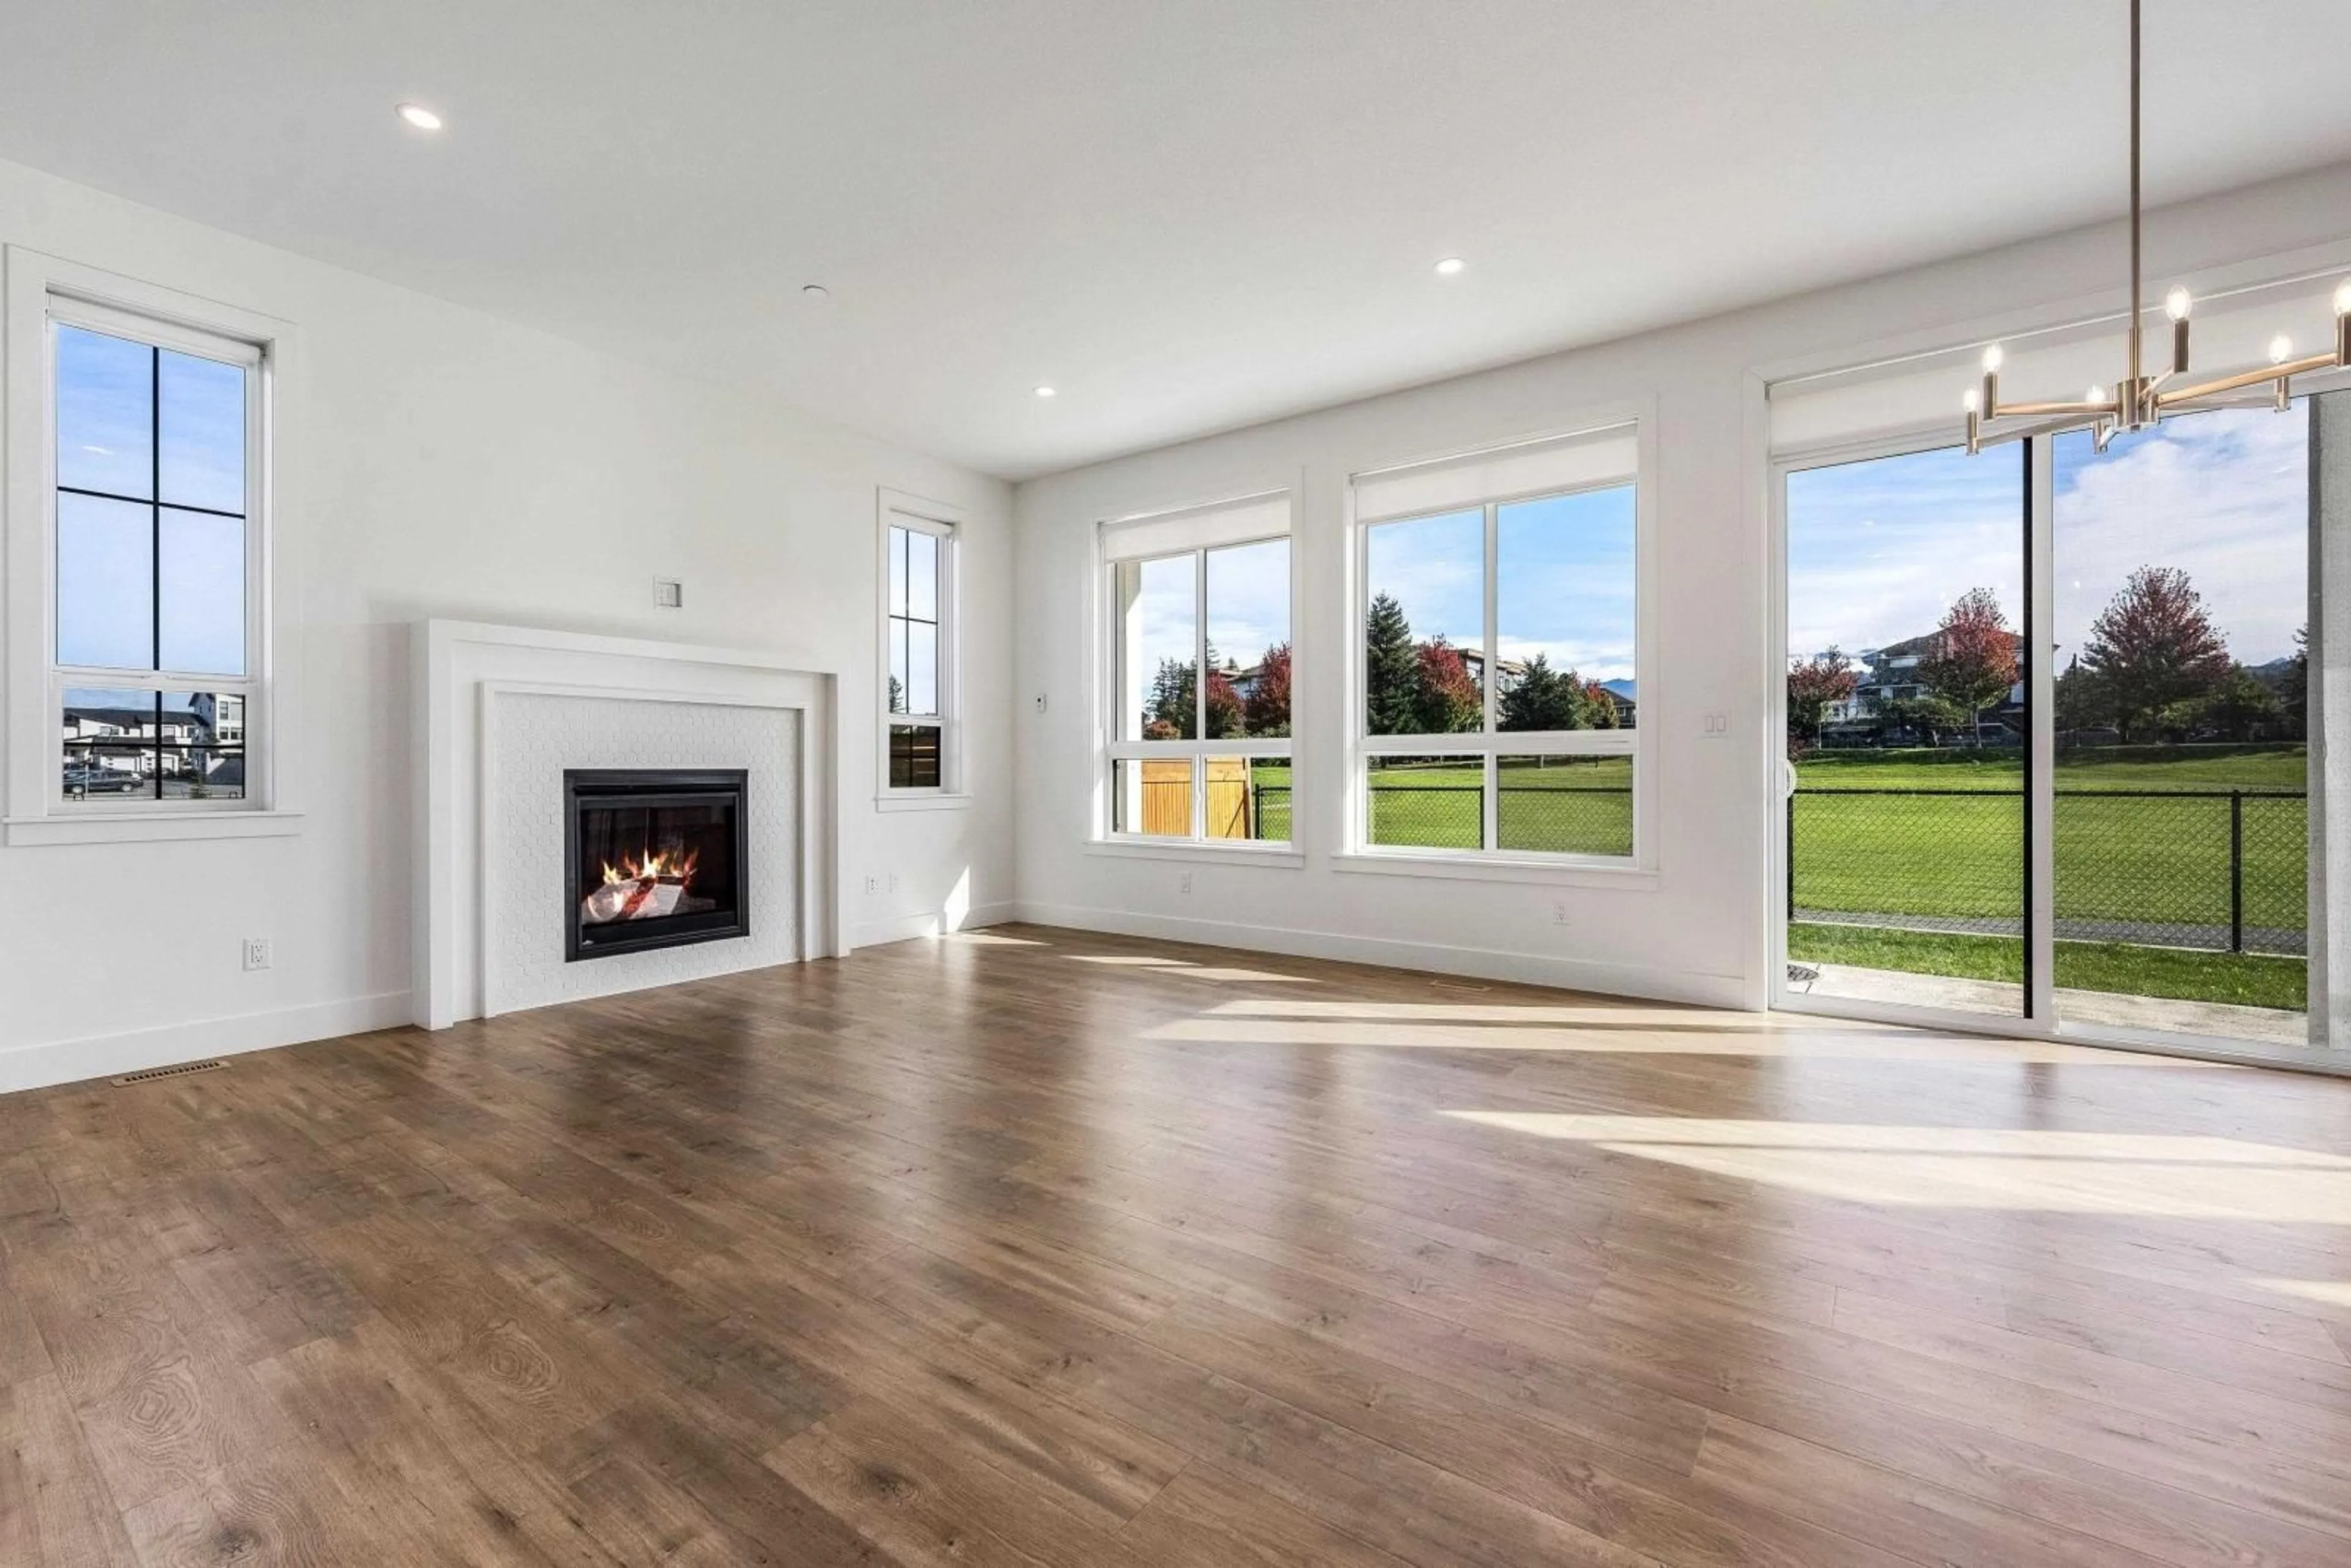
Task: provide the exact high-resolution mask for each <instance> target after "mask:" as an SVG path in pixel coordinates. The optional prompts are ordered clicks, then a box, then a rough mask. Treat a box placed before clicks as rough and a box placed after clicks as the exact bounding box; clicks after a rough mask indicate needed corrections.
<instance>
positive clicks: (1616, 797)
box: [1354, 425, 1640, 862]
mask: <svg viewBox="0 0 2351 1568" xmlns="http://www.w3.org/2000/svg"><path fill="white" fill-rule="evenodd" d="M1637 466H1638V443H1637V440H1636V433H1635V428H1634V427H1633V426H1631V425H1623V426H1617V427H1614V428H1611V429H1607V430H1603V431H1597V432H1593V433H1589V434H1579V435H1576V436H1573V437H1569V438H1565V439H1561V440H1555V441H1544V442H1536V443H1530V444H1524V445H1520V446H1513V447H1510V448H1506V449H1502V450H1500V451H1495V452H1486V453H1479V454H1475V455H1470V456H1467V457H1463V458H1458V459H1454V460H1451V461H1447V462H1444V463H1434V464H1426V465H1416V466H1413V467H1409V468H1400V469H1391V470H1385V471H1381V472H1377V473H1371V474H1359V475H1357V476H1355V479H1354V504H1355V518H1356V523H1357V538H1358V541H1359V548H1360V549H1361V551H1362V554H1361V557H1360V559H1359V577H1358V580H1359V581H1360V582H1361V583H1362V584H1363V585H1364V596H1363V599H1362V601H1361V602H1360V604H1359V606H1358V613H1359V615H1360V618H1361V619H1360V622H1359V625H1360V628H1361V634H1360V636H1359V637H1358V638H1357V640H1356V660H1357V662H1356V667H1355V675H1356V681H1355V690H1356V692H1357V693H1358V694H1359V706H1358V709H1357V713H1356V726H1357V728H1356V737H1355V763H1356V768H1357V774H1356V788H1357V789H1358V790H1359V794H1358V797H1357V804H1358V808H1359V810H1358V813H1357V821H1358V831H1357V835H1356V838H1357V843H1358V845H1359V847H1360V848H1361V849H1363V850H1364V851H1368V852H1383V853H1397V854H1402V855H1406V856H1422V857H1426V856H1431V855H1447V856H1468V857H1480V858H1506V859H1510V860H1520V859H1526V858H1530V857H1535V858H1553V857H1555V858H1559V859H1561V860H1563V861H1564V860H1599V861H1614V862H1624V861H1629V860H1631V859H1632V858H1633V857H1634V855H1635V846H1636V843H1637V841H1638V834H1637V831H1636V828H1637V824H1636V818H1637V815H1638V813H1637V811H1636V810H1635V802H1636V800H1638V798H1639V791H1638V790H1637V789H1636V788H1635V783H1636V779H1635V773H1636V769H1637V768H1638V766H1639V752H1640V746H1639V724H1640V703H1639V685H1638V680H1639V673H1638V670H1637V667H1636V655H1637V652H1638V641H1639V639H1638V631H1639V627H1638V604H1639V571H1638V556H1639V549H1638V528H1637V520H1638V519H1637V516H1636V512H1637V507H1636V493H1637V485H1636V483H1635V480H1636V472H1637Z"/></svg>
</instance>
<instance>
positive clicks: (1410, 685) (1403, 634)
mask: <svg viewBox="0 0 2351 1568" xmlns="http://www.w3.org/2000/svg"><path fill="white" fill-rule="evenodd" d="M1419 694H1420V661H1419V656H1418V654H1417V653H1416V652H1415V651H1414V648H1413V645H1412V623H1411V622H1408V621H1406V620H1405V614H1404V606H1403V605H1401V604H1398V603H1397V602H1396V601H1395V599H1394V598H1393V597H1391V596H1390V595H1388V594H1385V593H1383V594H1381V595H1380V596H1379V597H1377V598H1376V599H1374V600H1373V601H1372V609H1371V613H1370V614H1369V615H1368V616H1366V617H1365V618H1364V724H1365V727H1366V728H1368V729H1369V730H1370V732H1371V733H1372V734H1374V735H1410V734H1412V733H1414V731H1415V730H1416V727H1418V723H1419V719H1418V710H1419V706H1420V695H1419Z"/></svg>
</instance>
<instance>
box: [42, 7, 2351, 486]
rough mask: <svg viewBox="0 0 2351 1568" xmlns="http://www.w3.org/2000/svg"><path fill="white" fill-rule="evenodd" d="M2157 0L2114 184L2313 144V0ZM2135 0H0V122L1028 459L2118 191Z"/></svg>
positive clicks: (203, 201) (504, 307) (2276, 163)
mask: <svg viewBox="0 0 2351 1568" xmlns="http://www.w3.org/2000/svg"><path fill="white" fill-rule="evenodd" d="M2147 12H2148V17H2147V29H2148V51H2147V86H2148V92H2149V99H2150V103H2151V104H2152V105H2153V106H2154V107H2153V111H2152V114H2151V117H2150V118H2151V120H2152V123H2151V124H2150V126H2149V128H2148V133H2147V155H2148V160H2149V193H2150V200H2151V201H2168V200H2173V199H2178V198H2181V197H2185V196H2189V195H2195V194H2200V193H2207V192H2210V191H2213V190H2217V189H2221V188H2224V187H2226V186H2230V185H2232V184H2237V183H2243V182H2246V181H2249V180H2253V179H2258V178H2263V177H2267V176H2271V175H2275V174H2281V173H2285V172H2291V171H2294V170H2298V169H2304V168H2310V167H2313V166H2316V165H2320V164H2325V163H2329V162H2338V161H2341V160H2344V159H2346V158H2351V92H2346V91H2345V90H2344V87H2343V84H2344V82H2345V80H2346V66H2351V3H2346V0H2149V3H2148V7H2147ZM2124 16H2125V11H2124V6H2123V4H2122V0H2064V3H2063V4H2053V3H2051V0H1970V3H1967V4H1956V3H1942V0H1671V3H1665V0H1652V3H1647V4H1636V3H1634V0H401V3H398V4H381V5H346V4H333V3H329V4H322V3H320V0H0V157H5V158H8V159H12V160H15V161H16V162H23V163H28V164H31V165H33V166H35V167H37V168H41V169H46V170H48V171H51V172H55V173H57V174H61V175H64V176H66V177H67V178H69V179H73V180H78V181H81V182H83V183H88V184H91V185H95V186H99V187H100V188H102V189H105V190H109V191H113V192H117V193H120V194H122V195H125V196H129V197H131V198H134V199H136V200H138V201H141V202H145V203H148V204H152V205H155V206H158V207H162V208H165V209H167V210H170V211H172V212H177V213H182V214H187V215H189V216H191V217H194V218H198V219H201V220H203V221H204V222H207V223H210V224H214V225H219V226H220V227H223V228H226V229H231V230H235V231H237V232H239V233H243V234H246V235H253V236H256V237H257V238H260V239H264V240H267V241H270V242H272V243H274V244H277V245H280V246H286V247H287V248H289V249H292V250H296V251H299V252H302V253H304V254H307V255H310V256H318V257H321V258H324V259H326V260H329V261H333V262H337V263H340V264H342V265H344V266H347V267H353V268H356V269H358V270H360V271H363V272H368V273H371V274H374V275H376V276H379V277H385V278H390V279H393V280H395V281H398V282H401V283H404V284H408V285H411V286H413V287H418V288H421V289H424V290H427V291H429V292H431V293H434V294H437V295H441V296H443V297H445V298H450V299H455V300H459V301H463V302H465V303H466V304H470V305H474V306H478V307H480V308H485V309H487V310H491V311H495V312H497V313H499V314H501V315H505V316H507V317H511V318H514V319H520V320H524V321H528V322H531V323H535V324H537V325H539V326H542V327H545V328H548V329H552V330H554V331H556V332H559V333H561V334H563V335H565V336H568V337H570V338H574V339H577V340H582V341H586V342H590V343H594V344H597V345H601V346H602V347H605V348H608V349H611V350H617V351H619V352H621V353H623V354H626V355H630V356H632V357H634V358H637V359H641V360H645V361H653V362H656V363H660V364H663V365H666V366H669V367H672V368H674V369H676V370H679V371H685V372H688V373H691V374H694V375H698V376H702V377H705V378H708V379H712V380H716V381H720V382H734V383H742V384H751V385H756V386H759V387H764V388H768V389H771V390H772V391H774V392H778V393H780V394H782V395H783V396H784V397H786V398H788V399H789V400H790V401H792V402H796V403H798V404H799V405H801V406H804V407H806V408H808V409H810V410H812V411H816V412H819V413H824V414H827V415H829V416H831V417H834V418H837V419H839V420H841V421H842V422H844V423H849V424H852V425H855V426H858V427H861V428H863V429H866V430H870V431H872V432H874V433H876V434H883V435H888V436H892V437H894V438H897V439H899V440H903V441H904V442H907V443H909V444H913V445H915V446H918V447H922V448H924V449H925V450H928V451H931V452H934V453H936V454H938V455H942V456H946V457H950V458H954V459H957V460H959V461H962V462H965V463H967V464H970V465H975V466H977V467H979V468H982V469H986V470H988V471H990V472H993V473H997V474H1001V475H1005V476H1014V477H1018V476H1027V475H1031V474H1036V473H1040V472H1045V471H1049V470H1051V469H1055V468H1060V467H1065V466H1068V465H1072V464H1076V463H1080V462H1084V461H1088V460H1091V459H1094V458H1098V457H1103V456H1107V455H1113V454H1115V453H1120V452H1124V451H1130V450H1134V449H1136V448H1139V447H1144V446H1150V445H1155V444H1161V443H1164V442H1168V441H1172V440H1176V439H1180V438H1182V437H1186V436H1190V435H1196V434H1205V433H1207V432H1209V431H1212V430H1217V429H1223V428H1228V427H1231V426H1234V425H1238V424H1244V423H1251V422H1254V421H1256V420H1259V419H1263V418H1267V417H1270V416H1272V415H1277V414H1280V413H1290V412H1294V411H1296V410H1300V409H1303V408H1308V407H1312V406H1315V405H1319V404H1323V403H1329V402H1338V401H1342V400H1344V399H1347V398H1351V397H1355V396H1359V395H1362V394H1364V393H1367V392H1376V391H1380V390H1383V389H1386V388H1391V387H1395V386H1399V385H1405V384H1408V383H1411V382H1419V381H1425V380H1428V379H1431V378H1434V377H1438V376H1443V375H1447V374H1450V373H1454V372H1458V371H1465V370H1468V369H1472V368H1475V367H1478V366H1481V365H1488V364H1494V363H1498V362H1501V361H1510V360H1515V359H1521V358H1525V357H1527V356H1529V355H1531V354H1535V353H1539V352H1541V351H1544V350H1551V349H1556V348H1562V347H1566V346H1570V345H1573V344H1576V343H1581V342H1589V341H1593V340H1600V339H1604V338H1610V337H1614V336H1618V335H1621V334H1623V333H1625V332H1626V331H1629V330H1634V329H1641V328H1645V327H1649V326H1655V325H1658V324H1662V323H1665V322H1667V321H1671V320H1677V319H1687V318H1691V317H1695V316H1700V315H1704V314H1708V313H1710V312H1713V311H1717V310H1720V309H1724V308H1729V307H1733V306H1737V305H1740V304H1744V303H1749V302H1752V301H1755V300H1759V299H1762V298H1771V297H1772V296H1776V295H1782V294H1788V293H1792V292H1796V291H1800V290H1802V289H1805V288H1810V287H1819V286H1821V285H1824V284H1828V283H1833V282H1835V281H1838V280H1841V279H1845V278H1851V277H1860V276H1865V275H1867V274H1871V273H1875V272H1880V271H1884V270H1886V269H1888V268H1892V267H1900V266H1903V265H1907V264H1910V263H1915V262H1918V261H1923V260H1928V259H1932V258H1935V257H1938V256H1947V255H1951V254H1954V253H1957V252H1960V251H1964V250H1970V249H1974V248H1978V247H1981V246H1988V245H1991V244H1996V243H2000V242H2003V241H2007V240H2011V239H2016V238H2020V237H2023V236H2026V235H2034V234H2040V233H2045V232H2049V231H2052V230H2054V229H2059V228H2064V227H2068V226H2071V225H2075V224H2078V223H2082V222H2086V221H2090V220H2095V219H2097V218H2101V217H2106V216H2111V215H2113V214H2116V212H2117V211H2118V210H2119V208H2120V196H2121V191H2122V185H2121V181H2122V174H2123V167H2124V165H2123V141H2122V134H2123V119H2122V114H2123V105H2124V98H2123V75H2122V62H2123V18H2124ZM400 99H416V100H418V101H422V102H424V103H427V104H430V105H432V106H434V108H436V109H438V110H441V111H442V112H443V113H444V115H445V116H446V117H447V120H448V129H447V130H446V131H444V132H443V133H442V134H440V135H439V136H437V137H427V136H423V135H420V134H418V133H416V132H414V131H409V130H407V129H406V128H404V127H402V125H400V124H399V123H398V122H397V121H396V120H394V119H393V117H392V105H393V104H394V103H395V102H396V101H398V100H400ZM1448 255H1459V256H1465V257H1467V258H1468V262H1469V267H1468V270H1467V271H1466V272H1465V273H1464V274H1463V275H1462V276H1460V277H1457V278H1452V279H1440V278H1438V277H1435V276H1434V274H1433V273H1432V271H1431V266H1432V264H1433V263H1434V262H1435V261H1436V260H1437V258H1438V257H1440V256H1448ZM810 281H820V282H822V283H824V284H826V285H828V286H830V287H831V290H832V298H831V300H830V302H829V303H826V304H823V305H811V304H810V303H809V302H807V301H806V300H804V299H803V298H802V296H801V293H800V286H801V285H802V284H804V283H808V282H810ZM1040 382H1050V383H1051V384H1053V385H1054V386H1056V387H1058V388H1059V389H1060V390H1061V396H1059V397H1058V398H1055V399H1052V400H1050V401H1046V400H1040V399H1038V398H1036V397H1034V396H1032V395H1031V392H1030V389H1031V388H1032V387H1033V386H1035V385H1037V384H1038V383H1040Z"/></svg>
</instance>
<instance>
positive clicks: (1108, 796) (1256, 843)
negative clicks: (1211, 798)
mask: <svg viewBox="0 0 2351 1568" xmlns="http://www.w3.org/2000/svg"><path fill="white" fill-rule="evenodd" d="M1274 504H1279V506H1280V508H1281V511H1282V513H1283V515H1284V517H1285V522H1284V524H1283V526H1282V527H1280V528H1264V529H1245V530H1242V531H1241V532H1239V533H1237V534H1235V535H1233V536H1232V537H1230V538H1227V537H1225V536H1224V535H1223V534H1221V533H1218V534H1217V535H1216V536H1215V537H1214V538H1204V539H1203V540H1201V541H1200V542H1197V543H1193V544H1181V543H1173V542H1172V541H1171V548H1168V549H1158V550H1153V551H1151V552H1149V553H1148V554H1144V555H1125V556H1114V555H1113V552H1112V549H1111V548H1110V538H1111V531H1112V530H1113V529H1122V528H1135V527H1138V526H1143V527H1151V528H1155V530H1157V529H1168V530H1173V531H1175V534H1176V536H1177V537H1178V538H1180V530H1181V528H1182V527H1183V522H1184V519H1185V518H1186V517H1202V518H1207V517H1216V516H1217V515H1220V514H1227V513H1230V512H1233V511H1236V510H1238V509H1241V508H1245V507H1266V506H1270V505H1274ZM1297 507H1298V497H1297V492H1296V491H1295V490H1292V489H1279V490H1262V491H1257V492H1254V493H1251V494H1249V495H1244V496H1236V497H1229V498H1228V499H1225V500H1221V501H1211V502H1207V503H1202V504H1199V505H1195V506H1188V507H1174V508H1169V509H1165V510H1160V511H1153V512H1146V513H1141V514H1138V515H1135V516H1133V517H1115V518H1109V519H1105V520H1104V521H1103V522H1102V523H1100V524H1098V525H1097V526H1096V528H1095V529H1094V554H1093V569H1092V570H1093V582H1094V585H1095V588H1094V593H1095V598H1096V601H1097V602H1098V605H1099V609H1098V611H1097V612H1096V624H1097V628H1098V636H1097V639H1096V642H1095V645H1094V656H1093V660H1092V663H1093V681H1094V685H1095V690H1096V703H1095V707H1096V713H1095V726H1096V727H1095V734H1096V737H1097V739H1096V744H1095V746H1094V748H1093V750H1094V759H1095V780H1094V782H1095V790H1094V793H1095V799H1096V809H1095V813H1094V822H1093V829H1094V831H1093V833H1092V837H1091V838H1090V840H1089V841H1088V844H1087V848H1089V849H1090V850H1094V851H1097V852H1112V853H1126V854H1136V855H1144V856H1161V857H1166V858H1174V859H1187V860H1188V859H1210V860H1214V859H1224V858H1228V857H1229V858H1235V859H1242V860H1247V861H1252V862H1263V863H1271V864H1280V865H1292V866H1295V865H1301V864H1303V863H1304V856H1303V855H1302V853H1301V852H1300V848H1299V846H1300V842H1301V837H1302V835H1301V825H1302V822H1303V821H1304V818H1305V815H1306V801H1305V796H1304V792H1303V791H1302V790H1301V789H1299V781H1298V766H1299V764H1298V748H1299V728H1300V712H1299V692H1300V686H1299V657H1300V654H1299V639H1298V611H1299V602H1298V599H1299V594H1298V582H1299V571H1298V568H1299V559H1298V558H1299V538H1298V515H1297ZM1276 539H1280V540H1283V541H1285V542H1286V543H1287V544H1288V545H1289V546H1290V594H1289V602H1290V733H1289V734H1288V735H1286V736H1267V737H1256V736H1249V737H1227V738H1225V739H1221V740H1211V739H1209V738H1207V700H1208V681H1207V669H1206V668H1205V667H1203V668H1202V669H1201V670H1200V671H1199V674H1197V675H1196V677H1195V679H1194V681H1193V686H1192V692H1193V703H1194V716H1193V722H1192V730H1193V735H1194V738H1193V739H1190V740H1121V739H1119V738H1118V735H1119V728H1120V726H1121V723H1122V721H1123V716H1124V715H1123V711H1122V708H1121V703H1120V692H1119V665H1118V661H1119V658H1120V655H1121V651H1122V648H1123V630H1122V628H1121V627H1120V626H1119V624H1118V618H1119V616H1118V584H1117V572H1118V569H1119V567H1120V566H1121V565H1140V564H1142V563H1143V562H1144V561H1150V560H1169V559H1178V558H1181V557H1186V556H1189V557H1191V558H1193V559H1194V560H1195V562H1196V565H1195V567H1194V569H1193V572H1192V613H1193V653H1194V657H1195V660H1196V661H1201V660H1203V659H1204V650H1205V649H1206V647H1207V635H1208V571H1207V555H1208V552H1209V551H1211V550H1218V549H1241V548H1245V547H1247V546H1249V545H1260V544H1269V543H1271V542H1272V541H1273V540H1276ZM1212 757H1217V758H1224V757H1239V758H1280V759H1281V760H1283V761H1285V762H1287V763H1288V764H1289V765H1290V837H1288V838H1287V839H1276V840H1270V841H1269V840H1256V839H1212V838H1210V837H1208V836H1207V789H1205V788H1204V783H1205V770H1206V768H1207V759H1208V758H1212ZM1150 758H1186V759H1188V761H1189V763H1190V767H1191V809H1192V821H1191V831H1189V832H1188V833H1187V834H1186V836H1184V837H1182V838H1177V837H1175V836H1173V835H1170V834H1159V833H1137V832H1121V831H1118V830H1117V829H1116V827H1115V823H1116V821H1117V816H1118V814H1117V801H1116V799H1115V791H1116V790H1117V788H1118V768H1117V764H1118V763H1120V762H1122V761H1143V760H1146V759H1150Z"/></svg>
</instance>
